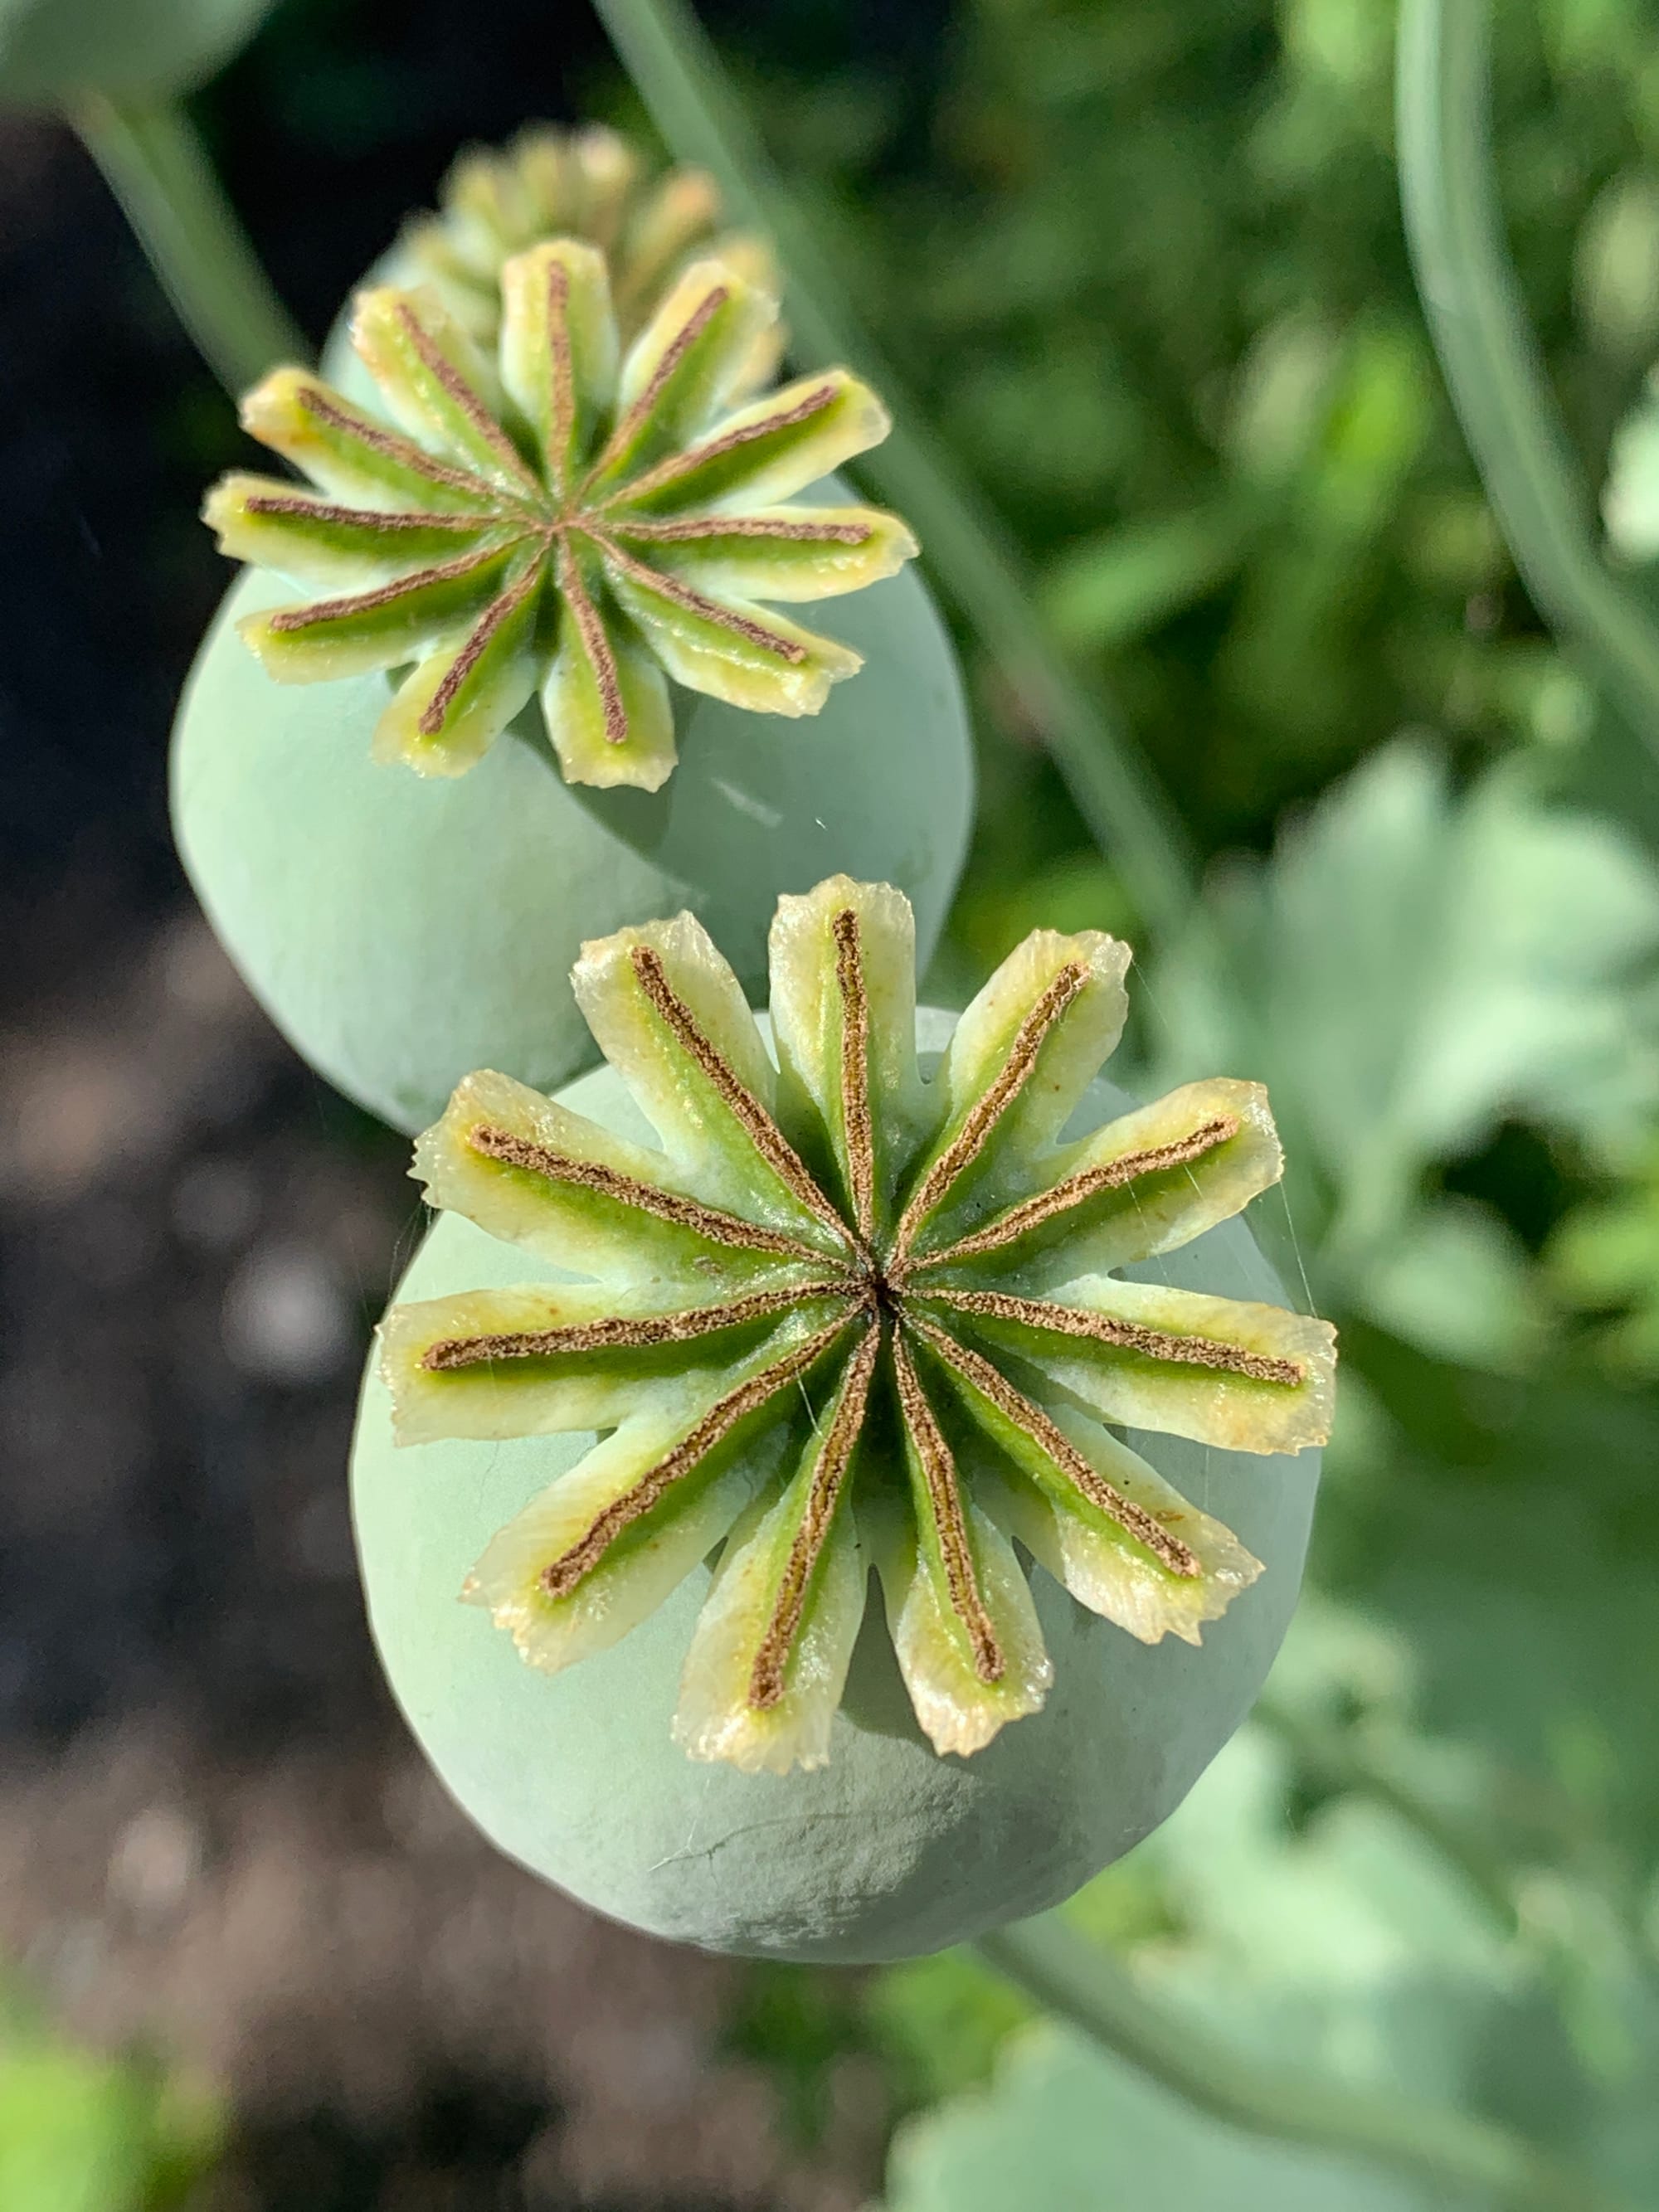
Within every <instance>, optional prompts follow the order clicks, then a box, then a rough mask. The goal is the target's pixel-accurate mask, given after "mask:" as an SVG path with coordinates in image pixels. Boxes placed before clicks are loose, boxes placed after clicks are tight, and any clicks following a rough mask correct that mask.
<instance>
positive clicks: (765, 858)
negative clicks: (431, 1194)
mask: <svg viewBox="0 0 1659 2212" xmlns="http://www.w3.org/2000/svg"><path fill="white" fill-rule="evenodd" d="M294 597H295V593H294V592H293V591H292V589H291V588H290V587H289V586H284V585H283V584H282V583H281V582H280V581H278V580H275V579H273V578H271V577H270V576H268V575H264V574H254V573H249V574H245V575H244V576H243V578H242V579H241V580H240V582H239V583H238V584H237V585H236V586H234V589H233V590H232V591H231V592H230V594H229V595H228V599H227V600H226V602H225V605H224V606H223V607H222V610H221V611H220V614H219V617H218V618H217V620H216V622H215V623H214V625H213V628H212V629H211V630H210V632H209V634H208V636H207V639H206V641H205V642H204V645H203V647H202V650H201V652H200V653H199V655H198V656H197V662H196V666H195V668H194V670H193V671H192V672H191V678H190V681H189V684H188V685H187V687H186V689H185V695H184V698H183V700H182V702H181V703H180V706H179V716H178V720H177V723H176V725H175V726H174V731H173V765H172V787H173V829H174V834H175V836H176V837H177V840H178V845H179V852H180V854H182V856H183V859H184V863H185V868H186V870H187V871H188V872H189V875H190V878H191V883H192V884H194V886H195V889H196V891H197V896H199V898H200V899H201V902H202V904H203V906H204V908H205V909H206V911H207V915H208V918H209V920H210V921H211V922H212V924H213V926H214V928H215V930H216V932H217V933H218V935H219V938H220V939H221V941H222V943H223V945H224V946H225V949H226V951H228V953H229V954H230V956H231V957H232V959H233V960H234V962H235V963H236V965H237V966H238V968H239V969H240V970H241V973H242V975H243V976H244V977H245V979H246V981H247V983H248V984H249V986H250V987H251V988H252V991H253V992H254V994H255V995H256V996H257V997H258V1000H260V1002H261V1003H262V1004H263V1006H264V1007H265V1009H266V1011H267V1012H269V1013H270V1017H271V1018H272V1019H273V1020H274V1021H275V1022H276V1025H277V1027H278V1028H279V1029H280V1030H282V1031H283V1034H284V1035H285V1036H287V1037H288V1038H289V1041H290V1042H291V1043H292V1044H294V1046H295V1048H297V1049H298V1050H299V1051H300V1052H301V1053H302V1054H304V1055H305V1057H306V1059H307V1060H309V1061H310V1062H311V1064H312V1066H313V1067H315V1068H317V1069H318V1070H319V1073H322V1074H324V1075H325V1076H326V1077H327V1078H328V1079H329V1080H330V1081H331V1083H334V1084H336V1085H338V1087H339V1088H340V1089H341V1090H342V1091H344V1092H345V1093H346V1094H347V1096H348V1097H352V1098H355V1099H356V1100H357V1101H358V1103H360V1104H362V1105H364V1106H366V1107H368V1109H369V1110H370V1111H371V1112H373V1113H375V1114H379V1115H381V1116H383V1117H384V1118H385V1119H386V1121H391V1122H392V1123H394V1124H395V1125H396V1126H397V1127H400V1128H404V1129H407V1130H416V1129H419V1128H422V1127H425V1126H426V1124H427V1123H428V1122H430V1121H435V1120H436V1119H437V1117H438V1115H440V1114H441V1112H442V1110H443V1108H444V1105H445V1103H446V1102H447V1099H448V1097H449V1094H450V1091H452V1090H453V1087H454V1085H456V1083H457V1082H459V1079H460V1078H461V1077H462V1076H463V1075H465V1074H467V1073H470V1072H471V1070H472V1069H474V1068H477V1067H495V1068H499V1069H501V1071H502V1072H503V1073H507V1074H508V1075H515V1076H518V1077H519V1078H520V1079H521V1080H523V1081H525V1082H526V1083H532V1084H534V1085H537V1086H538V1088H540V1089H542V1090H548V1091H550V1090H553V1089H555V1088H556V1086H557V1085H559V1084H561V1083H562V1082H565V1081H567V1080H568V1079H569V1078H570V1077H571V1076H572V1075H574V1074H575V1073H577V1072H578V1070H579V1069H580V1068H582V1067H583V1066H591V1064H592V1060H594V1058H595V1057H596V1055H595V1053H594V1050H593V1046H592V1039H591V1038H590V1037H589V1036H588V1034H587V1030H586V1024H584V1023H583V1021H582V1018H581V1017H580V1014H579V1013H578V1012H577V1011H576V1006H575V1002H574V1000H573V998H572V997H571V994H570V983H569V971H570V968H571V964H572V963H573V962H574V960H575V958H576V957H577V954H578V952H579V951H580V948H581V945H582V943H583V941H584V939H587V938H592V937H604V936H606V935H608V934H609V933H610V932H611V931H612V930H615V929H618V928H621V927H623V925H624V924H626V923H629V922H641V921H652V920H653V919H655V918H657V917H658V916H660V915H671V914H673V913H676V912H677V911H678V909H679V908H682V907H687V908H690V909H691V911H692V912H693V913H695V914H696V915H698V916H699V917H700V918H701V920H702V921H703V923H704V924H705V925H706V927H708V931H709V933H710V934H711V935H712V936H713V938H714V941H715V943H716V944H717V945H719V946H720V950H721V951H722V952H724V953H725V955H726V957H727V959H728V960H730V961H731V963H732V966H733V967H734V968H735V969H736V970H737V972H738V975H739V976H740V977H741V979H742V981H743V982H744V987H745V988H746V989H748V990H749V991H750V994H752V995H755V996H757V997H763V996H764V995H765V991H766V934H767V931H768V929H769V927H770V924H771V921H772V915H773V912H774V909H775V907H776V904H777V901H778V898H779V896H780V894H781V893H782V892H785V891H805V890H809V889H810V888H811V885H812V884H815V883H817V882H818V881H819V880H820V879H821V878H823V877H824V876H827V875H833V874H836V873H837V872H846V873H847V874H848V875H852V876H856V877H859V878H864V879H866V880H871V881H876V882H886V883H891V884H897V885H898V887H899V888H900V889H901V890H903V891H904V892H905V893H906V894H907V895H908V897H909V898H910V900H911V902H912V903H913V905H914V906H915V910H916V938H917V949H918V954H919V957H920V958H921V961H922V962H923V963H926V961H927V958H928V957H929V955H930V954H931V952H932V951H933V945H934V944H935V942H936V941H937V939H938V937H939V930H940V928H941V927H942V926H943V924H944V921H945V912H946V909H947V908H948V907H949V905H950V902H951V893H952V891H953V890H954V889H955V885H956V882H957V876H958V875H959V874H960V872H961V869H962V864H963V858H964V856H965V854H966V852H967V847H968V835H969V824H970V822H971V819H972V812H973V782H974V777H973V756H972V748H971V740H970V738H969V728H968V720H967V714H966V709H965V708H964V705H963V696H962V685H961V680H960V678H959V675H958V672H957V664H956V656H955V653H954V652H953V650H952V647H951V641H950V639H949V637H948V636H947V635H946V633H945V626H944V623H942V622H941V620H940V618H939V613H938V611H937V610H936V608H935V607H934V605H933V600H932V599H931V598H930V597H929V595H928V592H927V588H926V586H924V585H923V584H922V583H921V580H920V579H919V578H918V577H917V576H916V575H915V573H914V571H912V570H909V569H907V570H905V571H904V572H903V573H902V574H899V575H897V576H895V577H892V578H891V579H890V580H888V581H887V582H885V583H881V584H877V585H874V586H872V587H871V588H870V589H869V590H867V591H864V592H855V593H854V594H852V595H851V596H850V597H848V598H847V599H837V600H835V601H832V602H830V603H829V604H828V605H826V606H825V607H824V608H823V611H822V617H821V622H822V627H823V629H826V630H827V631H829V633H830V634H831V635H834V636H836V637H839V638H842V639H844V640H845V641H847V642H848V644H850V645H852V646H854V647H856V648H857V649H858V651H860V653H863V654H864V656H865V665H864V667H863V668H862V669H861V670H860V672H859V673H858V674H857V675H856V676H854V677H852V678H848V681H846V682H845V683H842V684H837V685H836V688H835V690H833V691H832V692H831V693H830V695H829V701H828V702H827V703H826V705H825V706H824V708H823V711H822V712H821V713H820V714H816V715H809V716H806V717H804V718H803V719H802V720H799V721H792V720H783V719H781V718H780V717H778V716H776V715H772V714H745V713H744V712H743V711H742V710H741V709H739V708H735V707H728V706H725V705H723V704H721V703H720V702H719V701H717V700H713V699H706V698H702V697H700V696H697V695H696V694H694V693H690V692H685V691H680V690H676V693H675V700H674V704H675V713H676V717H677V722H678V737H679V748H680V764H679V766H678V769H676V771H675V773H674V774H673V775H671V777H670V778H669V780H668V781H667V783H666V784H665V786H664V787H663V788H662V790H660V791H659V792H642V791H634V790H617V791H594V790H591V789H586V788H583V787H576V786H571V785H567V784H566V783H564V782H563V781H562V778H561V777H560V775H559V771H558V768H557V766H556V763H555V761H554V758H553V755H552V753H551V750H550V748H549V746H548V744H547V740H546V737H545V733H544V730H543V726H542V722H541V710H540V708H539V707H538V706H537V705H535V704H534V703H533V702H532V705H531V706H530V707H529V708H526V712H525V714H523V715H522V716H521V717H520V721H519V723H518V724H517V725H516V726H515V727H514V729H513V731H511V732H508V733H507V735H506V736H504V737H503V738H501V739H500V740H499V741H498V742H497V743H496V744H495V746H494V748H493V749H492V750H490V752H489V753H488V754H487V755H486V756H485V757H484V759H483V761H481V762H480V763H479V764H478V766H477V767H476V768H475V769H472V770H471V772H470V773H469V774H468V775H464V776H459V777H457V778H455V779H453V781H451V780H445V779H441V778H432V779H423V778H422V777H420V776H417V775H414V774H413V773H411V771H410V770H409V769H406V768H404V767H402V766H401V765H398V764H386V765H380V764H377V763H374V761H372V760H371V759H370V757H369V746H370V743H371V740H372V738H373V734H374V725H375V722H376V720H377V719H378V718H379V715H380V710H381V708H382V707H383V706H384V704H385V702H386V697H387V696H388V689H389V682H388V679H387V678H386V677H384V676H369V677H363V678H355V679H349V680H346V681H342V682H338V683H332V684H303V685H301V684H292V685H289V684H276V683H274V682H273V681H272V680H271V679H270V677H268V676H267V675H266V674H265V673H264V671H263V669H261V668H260V666H259V665H258V662H257V661H256V660H255V659H254V658H253V656H252V653H250V652H249V651H248V649H247V647H246V646H245V645H244V644H243V642H242V641H241V639H240V637H239V636H238V635H236V631H235V629H234V623H235V621H236V619H237V617H239V616H241V615H244V614H247V613H250V612H252V611H253V610H254V609H255V608H256V607H259V606H270V605H276V604H278V603H280V602H281V601H282V600H283V599H292V598H294ZM814 614H815V618H816V617H817V610H814Z"/></svg>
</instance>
